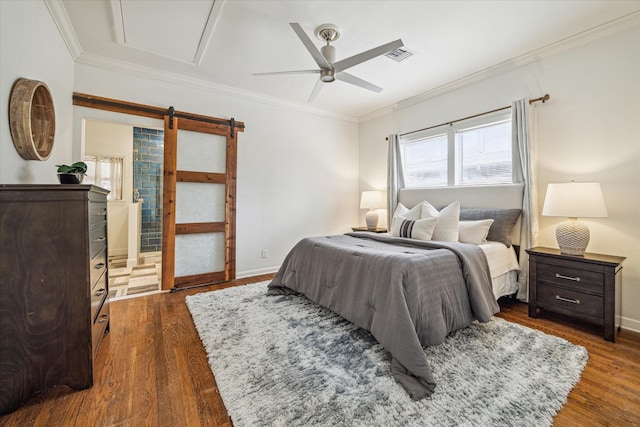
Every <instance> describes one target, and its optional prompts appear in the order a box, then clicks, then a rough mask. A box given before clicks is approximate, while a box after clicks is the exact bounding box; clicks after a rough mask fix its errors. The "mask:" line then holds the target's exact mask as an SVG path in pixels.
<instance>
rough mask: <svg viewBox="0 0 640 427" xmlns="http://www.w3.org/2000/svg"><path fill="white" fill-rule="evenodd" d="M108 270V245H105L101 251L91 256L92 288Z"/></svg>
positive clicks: (90, 274) (90, 284) (90, 275)
mask: <svg viewBox="0 0 640 427" xmlns="http://www.w3.org/2000/svg"><path fill="white" fill-rule="evenodd" d="M106 270H107V246H106V245H104V246H103V247H102V249H101V250H100V252H99V253H98V254H97V255H96V256H94V257H93V258H91V261H90V263H89V277H90V279H89V280H90V283H89V286H90V288H93V287H94V286H95V283H96V281H97V280H98V278H99V277H100V276H102V274H103V273H104V272H105V271H106Z"/></svg>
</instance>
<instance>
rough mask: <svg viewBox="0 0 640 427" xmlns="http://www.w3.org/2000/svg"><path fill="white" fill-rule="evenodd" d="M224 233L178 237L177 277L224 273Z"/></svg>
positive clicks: (182, 235)
mask: <svg viewBox="0 0 640 427" xmlns="http://www.w3.org/2000/svg"><path fill="white" fill-rule="evenodd" d="M224 252H225V236H224V233H203V234H181V235H177V236H176V261H175V275H176V277H182V276H190V275H194V274H204V273H210V272H214V271H224V267H225V265H224V263H225V257H224Z"/></svg>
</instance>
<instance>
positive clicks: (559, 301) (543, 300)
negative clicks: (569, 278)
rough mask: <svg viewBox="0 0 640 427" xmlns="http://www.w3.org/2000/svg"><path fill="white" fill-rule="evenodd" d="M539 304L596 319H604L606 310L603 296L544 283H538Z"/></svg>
mask: <svg viewBox="0 0 640 427" xmlns="http://www.w3.org/2000/svg"><path fill="white" fill-rule="evenodd" d="M538 305H539V306H540V307H541V308H546V309H548V310H551V311H555V312H558V313H563V314H567V315H571V316H576V317H582V318H585V319H587V320H596V321H601V320H602V316H603V310H604V308H603V307H604V304H603V300H602V297H599V296H595V295H589V294H585V293H581V292H576V291H573V290H570V289H566V288H560V287H555V286H548V285H545V284H542V283H540V284H538Z"/></svg>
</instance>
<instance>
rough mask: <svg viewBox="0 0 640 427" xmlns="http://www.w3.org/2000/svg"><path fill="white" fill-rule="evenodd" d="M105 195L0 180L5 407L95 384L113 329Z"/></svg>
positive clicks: (0, 368) (1, 404)
mask: <svg viewBox="0 0 640 427" xmlns="http://www.w3.org/2000/svg"><path fill="white" fill-rule="evenodd" d="M107 194H108V191H107V190H104V189H102V188H100V187H96V186H92V185H0V390H2V392H1V393H0V414H6V413H8V412H11V411H13V410H15V409H16V408H18V407H19V406H20V405H21V404H23V403H24V402H26V401H27V400H28V399H29V398H31V397H32V396H33V395H34V394H35V393H38V392H41V391H44V390H46V389H47V388H49V387H51V386H54V385H66V386H69V387H71V388H74V389H84V388H88V387H91V386H92V385H93V368H94V363H95V356H96V353H97V349H98V346H99V345H100V341H101V339H102V336H103V335H104V334H105V333H106V332H108V331H109V298H108V295H109V287H108V283H109V276H108V269H107V221H106V214H107Z"/></svg>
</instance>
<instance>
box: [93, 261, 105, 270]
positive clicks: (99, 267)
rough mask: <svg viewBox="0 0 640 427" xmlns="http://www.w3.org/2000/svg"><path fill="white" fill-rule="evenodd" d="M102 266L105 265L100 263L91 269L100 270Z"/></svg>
mask: <svg viewBox="0 0 640 427" xmlns="http://www.w3.org/2000/svg"><path fill="white" fill-rule="evenodd" d="M104 265H105V264H104V262H101V263H98V264H96V266H95V267H93V268H95V269H96V270H100V269H101V268H104Z"/></svg>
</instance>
